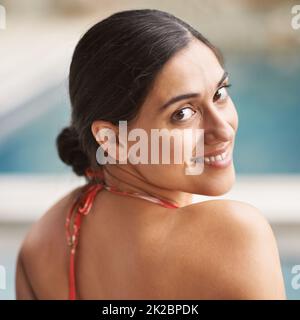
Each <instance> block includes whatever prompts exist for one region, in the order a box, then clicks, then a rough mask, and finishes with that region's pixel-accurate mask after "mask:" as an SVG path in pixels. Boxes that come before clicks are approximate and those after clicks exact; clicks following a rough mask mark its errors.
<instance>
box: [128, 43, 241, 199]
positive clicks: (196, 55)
mask: <svg viewBox="0 0 300 320" xmlns="http://www.w3.org/2000/svg"><path fill="white" fill-rule="evenodd" d="M228 84H229V83H228V75H227V73H226V72H225V70H224V69H223V68H222V66H221V65H220V63H219V61H218V60H217V58H216V56H215V54H214V53H213V52H212V50H211V49H210V48H208V47H207V46H206V45H205V44H203V43H202V42H200V41H199V40H197V39H194V40H193V41H192V42H191V43H190V44H189V46H188V47H187V48H185V49H184V50H181V51H180V52H178V53H177V54H176V55H174V56H173V57H172V58H171V59H170V60H169V61H168V62H167V63H166V64H165V65H164V67H163V68H162V70H161V72H160V73H159V74H158V76H157V78H156V80H155V83H154V85H153V88H152V90H151V92H150V93H149V95H148V97H147V99H146V100H145V102H144V104H143V106H142V108H141V110H140V113H139V115H138V117H137V119H136V120H135V121H134V122H133V123H131V124H130V125H129V126H128V129H129V130H130V129H134V128H142V129H144V130H145V131H146V132H147V133H148V136H149V137H150V136H151V134H150V132H151V129H153V128H157V129H162V128H166V129H168V130H172V129H179V130H182V131H183V129H192V130H194V129H197V128H199V129H204V156H205V158H204V168H203V172H202V173H201V174H199V175H187V174H186V173H185V168H186V167H187V164H186V163H182V164H174V163H171V164H147V165H144V164H137V165H134V168H135V170H136V171H137V172H138V173H139V174H140V175H142V176H143V177H144V178H145V179H146V180H147V181H149V182H150V183H151V184H153V185H156V186H159V187H161V188H165V189H170V190H181V191H185V192H189V193H195V194H203V195H220V194H223V193H225V192H227V191H228V190H229V189H230V188H231V186H232V184H233V182H234V178H235V172H234V165H233V161H231V157H232V152H233V147H234V138H235V133H236V130H237V128H238V116H237V112H236V109H235V107H234V104H233V102H232V100H231V98H230V96H229V95H228V92H227V89H226V86H227V85H228ZM178 96H179V97H178ZM175 97H176V98H175ZM130 144H133V143H130V142H129V146H130ZM171 147H172V144H171ZM173 147H174V146H173ZM149 154H150V143H149ZM172 154H174V148H171V159H172ZM222 158H225V159H223V160H222Z"/></svg>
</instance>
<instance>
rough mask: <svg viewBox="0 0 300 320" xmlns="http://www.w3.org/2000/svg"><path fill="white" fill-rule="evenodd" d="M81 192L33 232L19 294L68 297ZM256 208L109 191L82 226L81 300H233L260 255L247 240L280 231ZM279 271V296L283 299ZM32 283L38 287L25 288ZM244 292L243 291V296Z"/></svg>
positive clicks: (24, 256) (28, 240) (78, 272)
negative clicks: (168, 203)
mask: <svg viewBox="0 0 300 320" xmlns="http://www.w3.org/2000/svg"><path fill="white" fill-rule="evenodd" d="M76 193H78V189H77V190H75V191H73V192H72V193H71V194H69V195H67V196H66V197H64V198H63V199H61V200H60V201H58V202H57V203H56V204H55V205H54V206H53V207H52V208H51V209H50V210H49V211H48V212H47V213H46V214H45V215H44V216H43V217H42V218H41V219H40V220H39V221H38V222H37V223H36V224H35V225H34V226H33V227H32V229H31V230H30V232H29V233H28V236H27V237H26V239H25V241H24V243H23V247H22V250H21V253H20V255H19V265H18V270H17V282H19V285H18V283H17V286H18V287H19V288H18V289H17V296H19V298H23V299H26V298H34V296H31V297H30V292H31V291H32V292H31V293H32V294H35V298H37V299H68V277H69V274H68V273H69V261H68V257H69V255H68V254H67V253H68V250H69V248H68V246H67V242H66V236H65V228H64V223H65V218H66V214H67V212H68V210H69V209H70V207H71V204H72V202H73V200H74V197H75V196H76ZM116 200H117V201H116ZM239 210H242V212H241V211H239ZM238 211H239V212H238ZM254 211H255V210H254V208H253V207H251V206H249V205H247V204H243V203H240V202H237V201H226V200H214V201H205V202H202V203H198V204H194V205H190V206H187V207H185V208H179V209H167V208H163V207H160V206H158V205H156V204H152V203H149V202H147V201H145V200H142V199H132V198H127V197H120V196H118V195H113V194H110V193H108V192H106V191H104V190H103V191H101V192H100V193H99V194H98V195H97V197H96V199H95V202H94V204H93V207H92V209H91V211H90V213H89V214H88V215H87V216H85V217H84V218H83V222H82V226H81V232H80V240H79V245H78V250H77V256H76V274H75V277H76V281H77V299H188V298H190V299H218V298H226V297H228V298H230V296H231V295H232V294H234V292H232V290H233V288H238V286H239V285H240V283H235V281H238V282H243V281H244V285H245V286H246V287H247V283H248V280H251V279H248V280H247V279H245V277H248V276H249V275H251V266H250V265H249V262H250V260H251V259H250V258H251V254H256V255H257V254H259V253H258V252H252V251H251V250H252V248H251V245H252V243H251V242H250V243H248V244H247V245H246V246H245V241H246V240H247V241H248V240H249V239H248V238H249V236H250V237H251V234H256V235H257V234H258V232H260V233H261V232H263V233H264V234H265V235H264V236H265V237H266V239H267V238H270V237H272V234H271V233H270V231H269V230H268V229H269V227H268V225H267V223H266V222H265V221H264V219H263V218H262V217H261V216H260V215H259V214H257V213H256V212H254ZM251 215H252V216H251ZM245 232H246V233H248V235H247V234H245ZM243 237H244V238H245V239H244V241H243ZM261 240H263V239H261ZM272 246H273V244H272V243H271V244H270V248H272ZM241 250H243V252H241ZM249 250H250V251H249ZM248 251H249V252H248ZM270 257H271V258H272V257H273V258H272V259H271V261H270V260H269V261H266V260H265V259H266V257H264V261H261V265H262V266H265V265H266V264H267V263H270V264H271V263H272V262H274V261H275V262H276V263H278V261H276V259H277V257H276V255H275V256H274V250H271V254H270ZM247 265H248V266H247ZM239 266H240V267H241V268H242V266H247V268H248V270H244V271H242V270H241V274H244V277H242V278H241V277H239V276H238V277H237V274H234V273H233V271H232V270H230V268H231V267H234V268H239ZM272 268H274V265H272ZM23 272H25V274H26V275H27V280H28V281H24V278H23V277H22V273H23ZM230 272H232V274H230ZM228 276H229V278H228ZM265 276H266V275H264V277H265ZM270 276H272V274H270ZM276 277H278V279H276ZM276 277H275V278H273V280H274V287H275V288H277V289H276V290H275V291H274V296H275V297H280V285H281V283H280V281H279V280H280V279H279V275H277V276H276ZM226 279H229V281H228V280H226ZM18 280H19V281H18ZM265 280H267V279H265ZM26 282H27V284H29V285H30V286H31V287H32V290H30V288H27V289H26V288H24V286H26ZM264 283H265V281H264ZM256 286H263V284H260V285H259V284H258V283H256ZM246 287H245V288H244V289H243V290H245V293H244V294H245V298H247V293H246V292H247V288H246ZM257 289H258V288H257ZM25 291H26V292H25ZM239 291H240V290H238V291H235V294H236V296H237V297H238V296H239V294H240V292H239ZM36 293H38V294H36ZM262 294H263V293H262ZM233 298H234V297H233Z"/></svg>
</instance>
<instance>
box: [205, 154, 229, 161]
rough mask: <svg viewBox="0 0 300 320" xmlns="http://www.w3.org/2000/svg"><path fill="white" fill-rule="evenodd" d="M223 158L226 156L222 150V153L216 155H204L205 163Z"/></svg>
mask: <svg viewBox="0 0 300 320" xmlns="http://www.w3.org/2000/svg"><path fill="white" fill-rule="evenodd" d="M225 158H226V152H223V153H221V154H218V155H216V156H210V157H204V161H205V162H206V163H211V162H215V161H221V160H224V159H225Z"/></svg>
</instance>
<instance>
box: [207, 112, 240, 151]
mask: <svg viewBox="0 0 300 320" xmlns="http://www.w3.org/2000/svg"><path fill="white" fill-rule="evenodd" d="M204 119H205V120H204V121H205V123H204V143H205V144H208V145H214V144H218V143H220V142H227V141H231V140H232V139H233V137H234V129H233V127H232V126H231V125H230V122H229V121H228V119H227V118H226V117H225V114H224V113H223V112H220V111H218V110H216V108H215V107H214V106H212V107H211V108H209V110H208V111H207V112H206V114H205V115H204Z"/></svg>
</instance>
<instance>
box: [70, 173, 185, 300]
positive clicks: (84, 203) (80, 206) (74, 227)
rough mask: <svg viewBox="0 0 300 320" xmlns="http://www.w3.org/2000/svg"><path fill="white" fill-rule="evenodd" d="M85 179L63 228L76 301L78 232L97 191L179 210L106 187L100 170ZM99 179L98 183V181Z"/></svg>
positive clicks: (144, 196) (171, 205) (163, 202)
mask: <svg viewBox="0 0 300 320" xmlns="http://www.w3.org/2000/svg"><path fill="white" fill-rule="evenodd" d="M86 177H87V178H90V179H91V180H90V182H89V183H87V184H86V185H85V186H84V187H83V188H82V190H81V193H80V194H79V196H78V197H77V198H76V199H75V201H74V203H73V205H72V207H71V209H70V211H69V213H68V215H67V218H66V223H65V228H66V236H67V241H68V245H69V247H70V265H69V299H70V300H76V285H75V253H76V248H77V245H78V239H79V230H80V225H81V219H82V217H84V216H86V215H87V214H88V213H89V212H90V210H91V207H92V204H93V201H94V199H95V197H96V195H97V193H98V191H100V190H102V189H105V190H107V191H110V192H112V193H115V194H118V195H125V196H130V197H136V198H140V199H144V200H148V201H150V202H153V203H156V204H159V205H161V206H163V207H165V208H179V205H178V204H176V203H172V202H169V201H166V200H163V199H160V198H156V197H153V196H151V195H145V194H141V193H138V192H126V191H121V190H118V189H117V188H116V187H114V186H107V185H106V184H105V183H104V181H103V180H104V177H103V172H102V170H101V171H100V172H98V171H97V172H95V171H92V170H91V169H87V170H86ZM98 178H100V181H98Z"/></svg>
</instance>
